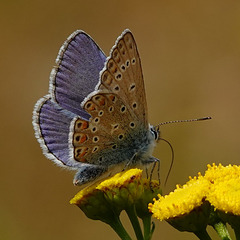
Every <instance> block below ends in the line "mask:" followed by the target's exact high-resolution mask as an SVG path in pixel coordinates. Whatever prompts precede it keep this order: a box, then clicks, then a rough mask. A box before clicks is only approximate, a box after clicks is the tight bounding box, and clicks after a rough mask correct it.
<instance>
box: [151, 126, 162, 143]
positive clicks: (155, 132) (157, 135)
mask: <svg viewBox="0 0 240 240" xmlns="http://www.w3.org/2000/svg"><path fill="white" fill-rule="evenodd" d="M150 132H151V133H152V135H153V137H154V139H155V141H156V142H157V141H158V140H160V130H159V126H158V125H157V126H152V125H150Z"/></svg>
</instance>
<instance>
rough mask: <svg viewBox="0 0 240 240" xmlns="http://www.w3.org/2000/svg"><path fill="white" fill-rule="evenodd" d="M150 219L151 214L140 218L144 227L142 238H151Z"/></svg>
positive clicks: (148, 239)
mask: <svg viewBox="0 0 240 240" xmlns="http://www.w3.org/2000/svg"><path fill="white" fill-rule="evenodd" d="M151 220H152V218H151V215H149V216H147V217H144V218H143V219H142V222H143V228H144V240H151V238H152V231H151Z"/></svg>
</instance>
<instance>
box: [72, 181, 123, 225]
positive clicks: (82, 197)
mask: <svg viewBox="0 0 240 240" xmlns="http://www.w3.org/2000/svg"><path fill="white" fill-rule="evenodd" d="M96 185H97V184H94V185H91V186H89V187H86V188H84V189H83V190H81V191H80V192H78V193H77V194H76V195H75V196H74V198H73V199H71V200H70V204H75V205H77V206H78V207H79V208H80V209H81V210H82V211H83V212H84V213H85V215H86V216H87V217H88V218H90V219H93V220H101V221H103V222H106V223H108V224H109V223H111V222H112V221H113V220H115V218H116V216H118V215H119V212H116V211H115V210H114V209H112V208H110V207H109V206H108V202H107V201H106V199H105V197H104V194H103V192H101V191H99V190H98V189H96Z"/></svg>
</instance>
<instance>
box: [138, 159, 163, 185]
mask: <svg viewBox="0 0 240 240" xmlns="http://www.w3.org/2000/svg"><path fill="white" fill-rule="evenodd" d="M150 163H153V166H152V169H151V172H150V175H149V182H150V185H151V182H152V175H153V171H154V169H155V167H156V164H158V167H157V174H158V181H159V185H160V183H161V181H160V160H159V159H158V158H155V157H151V158H149V159H148V160H144V161H142V164H143V165H146V164H150Z"/></svg>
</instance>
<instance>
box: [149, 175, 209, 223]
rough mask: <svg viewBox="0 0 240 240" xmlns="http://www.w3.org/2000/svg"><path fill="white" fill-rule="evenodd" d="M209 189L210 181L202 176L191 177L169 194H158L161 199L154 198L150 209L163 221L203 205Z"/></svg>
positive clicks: (154, 215)
mask: <svg viewBox="0 0 240 240" xmlns="http://www.w3.org/2000/svg"><path fill="white" fill-rule="evenodd" d="M208 189H209V183H208V181H206V180H205V179H204V178H203V177H202V176H199V178H193V179H190V181H189V182H187V183H186V184H185V185H183V186H182V187H181V186H180V185H177V188H176V189H175V190H174V192H171V193H170V194H169V195H166V196H160V195H158V197H159V199H158V200H156V199H154V204H151V203H150V204H149V209H150V211H151V212H152V213H153V217H155V218H157V219H159V220H161V221H162V220H166V219H169V218H174V217H177V216H181V215H184V214H187V213H189V212H191V211H192V210H193V209H194V208H196V207H199V206H201V205H202V203H203V201H204V198H205V196H206V192H207V190H208Z"/></svg>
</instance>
